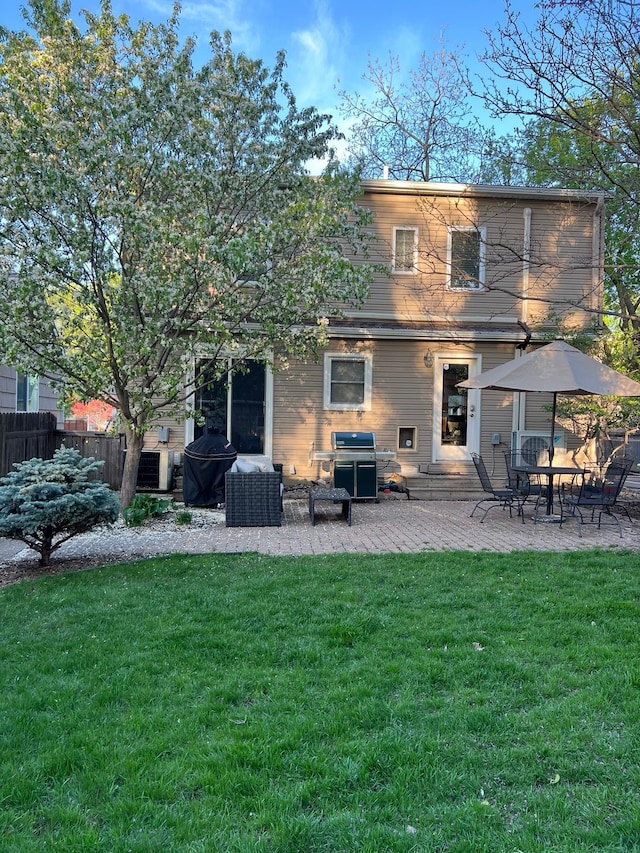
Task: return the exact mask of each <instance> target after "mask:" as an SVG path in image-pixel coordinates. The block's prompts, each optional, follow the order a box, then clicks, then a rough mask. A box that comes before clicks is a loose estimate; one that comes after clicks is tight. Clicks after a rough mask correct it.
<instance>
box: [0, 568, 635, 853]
mask: <svg viewBox="0 0 640 853" xmlns="http://www.w3.org/2000/svg"><path fill="white" fill-rule="evenodd" d="M639 570H640V564H639V560H638V557H637V556H635V555H632V554H616V553H609V552H587V553H585V552H582V553H569V554H541V553H525V554H514V555H495V554H488V553H484V554H483V553H481V554H470V553H444V554H438V553H428V554H424V555H419V556H415V555H391V556H387V555H385V556H378V557H376V556H359V555H353V554H344V555H338V556H330V557H314V558H269V557H264V556H259V555H256V554H245V555H210V556H205V557H183V556H181V557H172V558H166V559H155V560H150V561H148V562H143V563H136V564H131V565H125V566H118V567H111V568H105V569H102V570H93V571H89V572H85V573H75V574H69V575H66V576H58V577H54V578H49V579H45V580H42V581H39V582H35V583H23V584H19V585H16V586H13V587H9V588H5V589H3V590H1V591H0V634H1V640H0V641H1V647H0V648H1V655H2V666H1V668H0V720H1V729H0V801H1V804H2V809H1V811H0V849H1V850H2V851H3V853H7V851H42V850H52V851H64V853H69V851H82V853H88V852H89V851H109V853H120V851H122V853H126V851H133V853H138V851H153V853H169V851H180V853H189V852H190V851H221V853H222V852H223V851H224V853H236V851H238V853H240V851H242V853H249V851H251V853H253V851H278V853H285V851H287V853H289V851H290V853H310V852H311V851H349V853H351V852H352V851H370V852H371V853H386V851H392V852H393V851H459V853H462V851H464V853H467V851H468V853H482V851H487V853H501V851H509V853H515V851H524V853H531V851H542V850H544V851H553V852H554V853H561V851H567V853H575V851H581V850H589V851H625V853H628V851H640V598H639V594H640V582H639Z"/></svg>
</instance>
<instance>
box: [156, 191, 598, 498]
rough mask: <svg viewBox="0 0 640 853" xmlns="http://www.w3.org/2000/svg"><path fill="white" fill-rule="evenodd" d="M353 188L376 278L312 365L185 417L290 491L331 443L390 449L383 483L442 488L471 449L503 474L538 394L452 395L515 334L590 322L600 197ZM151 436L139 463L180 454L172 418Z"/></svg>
mask: <svg viewBox="0 0 640 853" xmlns="http://www.w3.org/2000/svg"><path fill="white" fill-rule="evenodd" d="M362 187H363V195H362V199H361V204H362V205H363V206H365V207H367V208H368V209H370V210H371V211H373V214H374V224H373V226H372V229H373V231H374V232H375V235H376V237H377V241H376V246H377V248H376V250H375V252H374V253H373V256H372V257H371V258H370V260H373V261H375V262H378V263H382V264H384V266H385V268H386V270H387V272H386V274H380V275H378V276H377V278H376V280H375V282H374V284H373V286H372V288H371V292H370V295H369V298H368V299H367V301H366V303H365V304H364V305H363V306H361V307H360V308H358V310H349V311H348V312H347V314H346V315H345V317H344V318H343V319H341V320H339V321H331V323H330V325H329V335H330V343H329V345H328V347H327V348H326V351H325V352H324V354H323V356H322V358H321V359H320V361H319V362H318V363H311V364H302V363H299V364H295V365H292V366H290V367H289V368H288V369H287V370H284V371H281V372H278V371H276V372H275V373H271V371H270V370H267V369H265V368H264V367H263V366H262V365H260V364H258V363H256V364H254V365H251V369H250V370H249V372H248V373H244V374H239V375H237V376H234V377H233V379H232V382H231V385H230V386H229V387H228V388H227V387H225V386H223V385H222V384H219V385H217V386H214V387H213V388H211V389H210V390H209V391H208V393H207V397H206V399H205V398H204V397H203V396H202V395H200V396H199V397H198V399H197V401H196V405H197V406H201V405H205V404H206V405H209V406H211V405H213V406H214V407H215V408H217V410H218V411H219V412H224V413H225V414H226V429H227V434H228V435H229V437H230V439H231V441H232V443H233V444H234V446H235V447H236V449H237V450H238V452H239V453H241V454H254V453H257V454H266V455H268V456H270V457H272V458H273V460H274V461H276V462H279V463H282V464H283V467H284V474H285V477H289V478H292V479H299V480H303V481H308V480H316V479H318V478H320V477H322V476H326V473H325V472H324V471H323V467H322V463H321V462H319V461H316V460H315V459H314V452H315V451H326V450H330V449H331V433H332V432H333V431H348V432H352V431H358V432H361V431H367V432H368V431H372V432H374V433H375V435H376V440H377V446H378V448H379V449H388V450H392V451H395V453H396V460H395V462H391V463H389V464H388V466H387V467H386V468H385V469H384V470H381V471H379V477H381V478H385V479H386V478H387V477H388V476H389V474H390V473H391V472H396V473H398V474H401V475H405V476H406V477H407V478H408V479H409V478H411V476H412V475H414V474H416V473H418V472H420V473H421V475H422V476H423V477H424V475H426V478H427V479H429V478H431V480H430V482H431V485H432V486H433V484H434V483H436V482H437V483H440V484H441V483H443V482H445V481H444V480H443V477H442V475H445V476H446V475H450V476H453V475H456V476H459V475H460V474H461V473H465V472H468V471H471V472H472V471H473V466H472V464H471V456H470V454H471V453H472V452H481V453H482V454H483V455H484V456H485V457H487V458H488V459H489V460H491V459H493V461H494V464H493V466H492V465H490V466H489V467H490V468H491V467H494V469H495V470H496V471H500V472H503V471H504V460H503V458H502V451H503V450H508V449H510V448H511V447H512V446H513V444H514V442H517V445H518V446H520V445H521V443H522V442H523V441H525V440H527V439H528V438H532V437H536V436H538V437H540V438H541V440H543V438H544V435H545V434H547V435H548V434H549V426H550V425H549V417H550V415H549V411H548V409H547V408H546V407H547V406H548V405H549V403H550V397H547V396H546V395H540V394H530V395H527V396H525V395H523V394H517V395H512V394H508V393H502V392H494V391H484V392H479V391H468V392H466V391H461V390H460V389H458V388H457V387H456V383H458V382H460V381H461V380H463V379H466V378H468V377H470V376H473V375H475V374H478V373H480V372H482V371H484V370H487V369H489V368H492V367H495V366H497V365H499V364H501V363H503V362H505V361H507V360H509V359H512V358H516V357H518V356H519V355H520V354H522V352H523V347H524V346H525V344H527V343H528V342H529V335H530V339H531V343H532V344H536V343H541V342H544V341H545V340H548V339H549V338H550V337H553V336H554V335H555V334H557V333H558V330H560V331H561V332H567V331H568V330H575V329H587V328H591V327H592V326H593V323H594V321H595V322H597V317H598V310H599V308H600V306H601V299H602V257H603V243H602V235H603V225H602V217H603V207H604V194H603V193H599V192H592V193H582V192H577V191H569V190H559V189H527V188H522V187H518V188H516V187H492V186H484V185H481V186H468V185H451V184H435V183H433V184H431V183H426V184H425V183H417V182H401V181H389V180H379V181H371V180H369V181H364V182H363V185H362ZM195 370H197V365H195ZM163 425H164V426H165V427H169V434H168V435H167V433H166V432H164V434H163V433H158V435H157V436H156V434H155V433H150V434H149V436H148V437H147V442H146V448H147V449H148V450H156V449H160V448H164V449H167V450H175V451H181V450H183V448H184V446H185V444H187V443H189V441H191V440H192V439H193V438H194V422H193V420H192V419H190V418H188V417H187V418H185V421H184V422H177V421H169V420H167V421H165V422H164V424H163ZM559 434H560V436H561V441H562V437H563V434H562V430H559ZM564 438H565V439H566V438H567V437H566V436H564ZM569 438H570V437H569ZM408 479H407V481H408ZM434 494H435V493H434Z"/></svg>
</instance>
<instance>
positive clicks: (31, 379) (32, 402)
mask: <svg viewBox="0 0 640 853" xmlns="http://www.w3.org/2000/svg"><path fill="white" fill-rule="evenodd" d="M39 392H40V380H39V379H38V377H37V376H31V375H29V374H27V373H18V374H17V376H16V412H37V411H38V408H39V406H40V393H39Z"/></svg>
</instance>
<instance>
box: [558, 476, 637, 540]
mask: <svg viewBox="0 0 640 853" xmlns="http://www.w3.org/2000/svg"><path fill="white" fill-rule="evenodd" d="M633 464H634V463H633V460H624V459H623V460H613V461H612V462H610V463H609V465H608V466H607V467H606V469H605V471H604V473H603V474H602V476H601V477H583V478H582V482H581V483H580V487H579V489H578V490H577V491H576V492H572V491H571V490H569V491H565V492H564V493H561V499H562V504H563V509H564V516H565V517H567V516H568V517H572V518H575V520H576V524H577V525H578V536H582V525H583V524H597V525H598V527H601V526H602V516H603V515H604V516H606V517H607V519H609V520H610V521H609V522H608V523H610V524H615V525H616V526H617V528H618V532H619V533H620V536H622V527H621V526H620V520H619V519H618V517H617V516H616V515H614V514H613V512H612V510H613V509H614V508H617V509H618V510H620V511H622V512H625V513H626V514H627V517H629V512H628V510H627V508H626V507H625V506H622V505H619V504H618V498H619V497H620V492H621V491H622V487H623V486H624V481H625V480H626V479H627V474H628V473H629V471H630V470H631V468H632V467H633ZM596 513H597V519H596ZM561 523H562V522H561Z"/></svg>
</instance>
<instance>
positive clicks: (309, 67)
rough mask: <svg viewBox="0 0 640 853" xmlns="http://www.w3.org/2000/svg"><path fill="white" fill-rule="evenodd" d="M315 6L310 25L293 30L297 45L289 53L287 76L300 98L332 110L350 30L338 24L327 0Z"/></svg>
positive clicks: (324, 109) (321, 0) (321, 108)
mask: <svg viewBox="0 0 640 853" xmlns="http://www.w3.org/2000/svg"><path fill="white" fill-rule="evenodd" d="M313 9H314V19H313V21H312V22H311V23H310V25H309V26H308V27H306V28H305V29H303V30H297V31H295V32H294V33H292V39H293V44H294V49H293V50H292V51H291V55H290V56H289V62H288V72H289V74H288V76H289V79H290V82H291V85H292V88H293V91H294V92H295V93H296V97H297V98H298V99H299V100H300V101H301V102H303V103H305V104H311V105H313V106H315V107H317V108H318V109H319V110H321V111H326V110H332V111H333V109H334V107H335V102H336V93H335V85H336V82H337V80H338V78H339V77H340V67H341V63H342V61H343V57H344V54H345V47H346V45H347V43H348V41H349V32H348V29H347V28H342V29H341V28H340V27H339V26H338V24H337V23H336V22H335V20H334V18H333V17H332V15H331V11H330V9H329V6H328V4H327V3H326V2H325V0H317V2H315V3H314V6H313Z"/></svg>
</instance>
